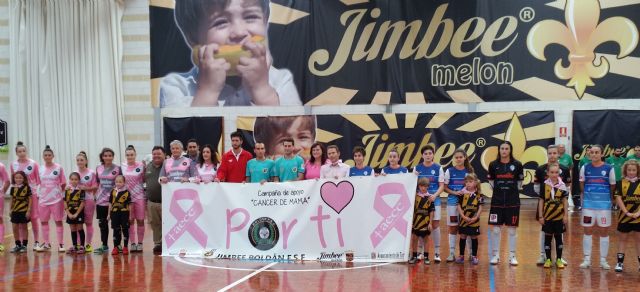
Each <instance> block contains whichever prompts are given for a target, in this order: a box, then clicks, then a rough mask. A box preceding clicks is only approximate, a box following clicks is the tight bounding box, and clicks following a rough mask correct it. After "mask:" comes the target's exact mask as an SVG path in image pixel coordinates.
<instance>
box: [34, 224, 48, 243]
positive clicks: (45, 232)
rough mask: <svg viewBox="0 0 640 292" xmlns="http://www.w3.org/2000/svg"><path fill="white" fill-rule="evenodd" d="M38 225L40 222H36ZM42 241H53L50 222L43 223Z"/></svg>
mask: <svg viewBox="0 0 640 292" xmlns="http://www.w3.org/2000/svg"><path fill="white" fill-rule="evenodd" d="M34 225H38V224H34ZM42 243H51V240H50V239H49V222H47V224H44V225H42Z"/></svg>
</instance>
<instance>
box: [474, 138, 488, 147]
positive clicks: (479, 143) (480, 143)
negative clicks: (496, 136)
mask: <svg viewBox="0 0 640 292" xmlns="http://www.w3.org/2000/svg"><path fill="white" fill-rule="evenodd" d="M486 144H487V140H485V139H484V138H478V139H477V140H476V146H478V147H484V145H486Z"/></svg>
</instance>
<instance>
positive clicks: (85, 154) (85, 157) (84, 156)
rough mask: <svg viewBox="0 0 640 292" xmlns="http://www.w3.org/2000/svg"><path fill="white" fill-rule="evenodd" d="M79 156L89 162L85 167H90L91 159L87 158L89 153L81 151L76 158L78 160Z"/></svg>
mask: <svg viewBox="0 0 640 292" xmlns="http://www.w3.org/2000/svg"><path fill="white" fill-rule="evenodd" d="M78 156H80V157H82V158H84V160H85V161H86V162H87V164H86V165H85V167H89V157H87V152H84V151H80V152H78V154H77V155H76V158H78Z"/></svg>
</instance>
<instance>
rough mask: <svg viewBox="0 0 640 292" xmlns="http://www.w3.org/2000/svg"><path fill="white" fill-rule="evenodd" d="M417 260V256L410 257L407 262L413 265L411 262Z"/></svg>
mask: <svg viewBox="0 0 640 292" xmlns="http://www.w3.org/2000/svg"><path fill="white" fill-rule="evenodd" d="M417 261H418V258H417V257H411V259H409V261H408V262H407V263H409V264H412V265H413V264H415V263H416V262H417Z"/></svg>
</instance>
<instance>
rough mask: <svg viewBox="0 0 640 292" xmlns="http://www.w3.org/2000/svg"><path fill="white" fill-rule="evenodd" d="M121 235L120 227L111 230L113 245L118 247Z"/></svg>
mask: <svg viewBox="0 0 640 292" xmlns="http://www.w3.org/2000/svg"><path fill="white" fill-rule="evenodd" d="M121 237H122V230H121V229H120V228H117V229H114V230H113V245H114V246H113V247H118V246H119V245H120V239H121Z"/></svg>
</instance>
